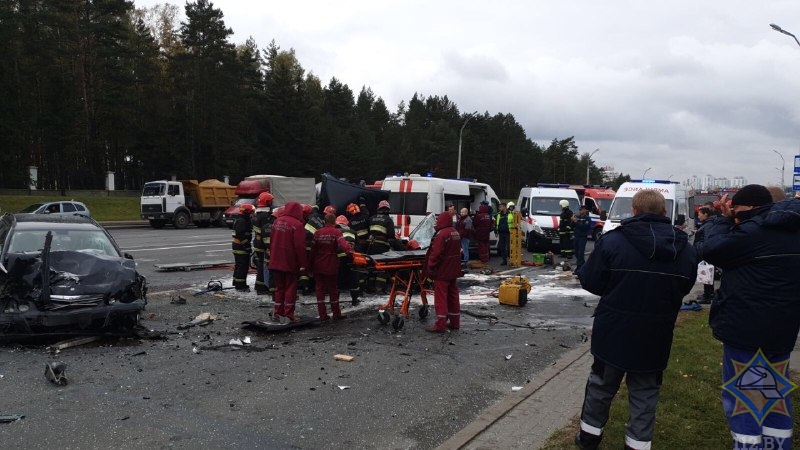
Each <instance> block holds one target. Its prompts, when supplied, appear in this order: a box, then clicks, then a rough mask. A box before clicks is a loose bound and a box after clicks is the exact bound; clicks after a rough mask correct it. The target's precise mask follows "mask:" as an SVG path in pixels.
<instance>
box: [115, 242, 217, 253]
mask: <svg viewBox="0 0 800 450" xmlns="http://www.w3.org/2000/svg"><path fill="white" fill-rule="evenodd" d="M220 245H230V244H229V243H227V242H226V243H224V244H196V245H176V246H173V247H153V248H144V247H141V248H140V247H123V248H122V250H125V251H136V252H148V251H162V250H175V249H178V248H195V247H216V246H220Z"/></svg>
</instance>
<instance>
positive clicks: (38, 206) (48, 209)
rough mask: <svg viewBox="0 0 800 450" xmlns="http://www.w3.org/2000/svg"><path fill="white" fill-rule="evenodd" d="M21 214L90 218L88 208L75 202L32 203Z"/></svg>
mask: <svg viewBox="0 0 800 450" xmlns="http://www.w3.org/2000/svg"><path fill="white" fill-rule="evenodd" d="M20 213H23V214H50V215H60V216H85V217H92V214H91V213H90V212H89V208H87V207H86V205H85V204H83V203H81V202H76V201H75V200H69V201H60V202H46V203H34V204H32V205H30V206H28V207H27V208H25V209H23V210H22V211H20Z"/></svg>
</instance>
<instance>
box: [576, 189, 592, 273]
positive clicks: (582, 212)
mask: <svg viewBox="0 0 800 450" xmlns="http://www.w3.org/2000/svg"><path fill="white" fill-rule="evenodd" d="M592 225H593V222H592V218H591V217H590V216H589V210H588V209H587V208H586V206H585V205H581V207H580V209H578V214H576V215H574V216H572V227H573V230H574V231H575V237H574V238H573V240H574V241H575V242H574V247H573V249H574V250H575V271H576V272H577V270H578V269H580V268H581V267H583V265H584V264H586V241H588V240H589V234H590V233H591V232H592Z"/></svg>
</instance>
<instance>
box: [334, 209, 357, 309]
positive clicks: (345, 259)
mask: <svg viewBox="0 0 800 450" xmlns="http://www.w3.org/2000/svg"><path fill="white" fill-rule="evenodd" d="M348 225H349V223H348V221H347V217H345V216H339V217H337V218H336V228H338V229H339V231H341V232H342V237H344V240H345V241H347V243H348V244H349V245H350V248H351V249H353V250H355V248H356V242H357V241H358V239H357V238H356V233H355V232H354V231H353V230H352V229H351V228H350V227H349V226H348ZM338 256H339V286H340V287H342V288H345V289H348V290H349V291H350V300H351V301H352V304H353V306H356V305H358V304H359V303H360V302H359V300H358V297H360V296H361V284H362V283H361V277H360V276H359V273H358V272H357V271H355V270H352V269H351V267H350V261H351V260H352V258H351V257H350V256H349V255H348V254H347V253H346V252H344V251H340V252H339V255H338Z"/></svg>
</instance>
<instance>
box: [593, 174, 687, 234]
mask: <svg viewBox="0 0 800 450" xmlns="http://www.w3.org/2000/svg"><path fill="white" fill-rule="evenodd" d="M645 189H652V190H655V191H658V192H660V193H661V195H663V196H664V200H666V207H667V217H669V218H670V220H671V221H672V224H673V225H675V226H677V227H685V226H686V225H687V223H686V217H687V206H686V205H687V204H686V188H685V187H684V186H682V185H681V184H679V183H678V182H677V181H669V180H631V181H627V182H625V183H622V185H621V186H620V187H619V190H617V194H616V196H615V197H614V201H613V202H611V207H610V208H609V210H608V217H607V218H606V223H605V224H604V225H603V233H608V232H609V231H611V230H613V229H614V228H617V227H618V226H619V224H620V222H621V221H622V220H623V219H627V218H629V217H632V216H633V212H632V211H631V202H632V200H633V196H634V195H635V194H636V193H637V192H639V191H641V190H645Z"/></svg>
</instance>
